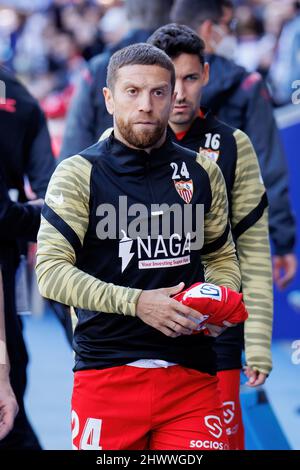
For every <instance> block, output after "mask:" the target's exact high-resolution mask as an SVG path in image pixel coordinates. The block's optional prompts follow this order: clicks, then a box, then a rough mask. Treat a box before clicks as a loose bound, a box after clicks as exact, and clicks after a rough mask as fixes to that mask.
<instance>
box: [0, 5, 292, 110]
mask: <svg viewBox="0 0 300 470" xmlns="http://www.w3.org/2000/svg"><path fill="white" fill-rule="evenodd" d="M234 3H235V5H236V7H237V8H236V15H235V18H234V19H233V20H232V22H231V34H230V35H227V36H226V37H224V38H223V41H222V42H221V44H219V45H218V53H219V54H220V55H224V56H226V57H227V58H232V59H234V60H235V61H236V62H237V63H239V64H241V65H243V66H244V67H245V68H246V69H248V70H249V71H251V72H252V71H255V70H257V71H259V72H260V73H261V74H262V75H263V76H264V77H265V78H266V79H267V82H268V84H269V86H270V90H271V94H272V96H273V99H274V104H275V105H277V106H278V105H282V104H286V103H288V102H289V101H290V96H291V87H290V84H291V83H292V81H293V80H296V79H297V78H299V77H300V2H297V1H295V0H236V1H235V2H234ZM127 31H128V24H127V18H126V14H125V11H124V5H123V1H122V0H35V1H33V0H1V1H0V63H2V64H4V65H5V66H7V67H8V68H9V69H12V70H14V71H15V72H16V73H17V75H18V76H19V77H21V78H22V80H23V81H24V82H25V83H26V85H27V87H28V88H29V90H30V91H31V92H32V93H33V95H34V96H35V97H37V98H38V99H39V100H42V102H43V100H44V103H43V104H44V108H45V109H46V112H47V114H48V115H49V116H50V117H56V116H62V115H64V114H65V112H66V110H67V107H68V103H69V100H70V97H71V95H72V93H73V90H74V87H75V86H76V81H77V79H78V76H79V74H80V73H81V71H82V69H83V68H84V64H85V62H86V61H88V60H89V59H91V58H92V57H93V56H95V55H97V54H99V53H100V52H102V51H103V50H105V48H109V47H111V46H113V45H114V44H115V43H117V42H118V41H119V40H120V39H121V38H122V37H123V36H124V35H125V34H126V33H127ZM221 33H222V32H221V31H220V34H221Z"/></svg>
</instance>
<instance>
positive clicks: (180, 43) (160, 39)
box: [147, 23, 205, 65]
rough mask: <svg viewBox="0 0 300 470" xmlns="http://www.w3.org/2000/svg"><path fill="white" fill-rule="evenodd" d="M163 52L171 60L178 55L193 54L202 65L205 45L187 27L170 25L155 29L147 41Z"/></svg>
mask: <svg viewBox="0 0 300 470" xmlns="http://www.w3.org/2000/svg"><path fill="white" fill-rule="evenodd" d="M147 42H148V43H149V44H152V45H153V46H156V47H158V48H159V49H161V50H162V51H164V52H165V53H166V54H167V55H168V56H169V57H171V59H176V57H178V56H179V55H180V54H182V53H186V54H195V55H197V56H198V58H199V61H200V63H201V64H202V65H203V64H204V62H205V59H204V49H205V43H204V41H203V40H202V39H201V38H199V36H198V35H197V34H196V33H195V32H194V31H193V30H192V29H191V28H189V27H188V26H185V25H182V24H176V23H171V24H167V25H165V26H162V27H161V28H159V29H157V30H156V31H155V32H154V33H153V34H152V36H150V38H149V39H148V41H147Z"/></svg>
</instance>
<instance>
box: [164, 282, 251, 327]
mask: <svg viewBox="0 0 300 470" xmlns="http://www.w3.org/2000/svg"><path fill="white" fill-rule="evenodd" d="M173 299H175V300H177V301H178V302H181V303H182V304H184V305H187V306H188V307H191V308H193V309H194V310H197V312H200V313H202V314H203V315H204V316H205V320H204V321H203V322H199V326H198V330H199V329H202V328H203V326H204V325H205V324H206V323H211V324H212V325H217V326H224V324H223V322H224V321H225V320H226V321H228V322H230V323H233V324H237V323H241V322H244V321H245V320H247V318H248V313H247V310H246V308H245V305H244V302H243V294H239V293H238V292H235V291H234V290H232V289H229V287H224V286H216V285H214V284H208V283H206V282H197V283H196V284H193V285H192V286H190V287H189V288H188V289H185V290H184V291H182V292H180V293H179V294H177V295H175V296H174V297H173ZM200 325H201V327H200Z"/></svg>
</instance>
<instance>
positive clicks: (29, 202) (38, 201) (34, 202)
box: [27, 199, 45, 207]
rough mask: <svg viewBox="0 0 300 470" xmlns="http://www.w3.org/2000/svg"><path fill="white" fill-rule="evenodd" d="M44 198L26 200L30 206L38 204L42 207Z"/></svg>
mask: <svg viewBox="0 0 300 470" xmlns="http://www.w3.org/2000/svg"><path fill="white" fill-rule="evenodd" d="M44 202H45V201H44V199H34V200H32V201H28V202H27V204H29V205H30V206H39V207H42V206H43V205H44Z"/></svg>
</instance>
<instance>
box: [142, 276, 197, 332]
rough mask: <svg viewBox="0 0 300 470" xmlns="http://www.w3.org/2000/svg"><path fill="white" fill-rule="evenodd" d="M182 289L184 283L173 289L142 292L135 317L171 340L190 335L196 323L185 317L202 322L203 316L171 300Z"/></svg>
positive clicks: (166, 288)
mask: <svg viewBox="0 0 300 470" xmlns="http://www.w3.org/2000/svg"><path fill="white" fill-rule="evenodd" d="M183 288H184V283H183V282H180V284H178V285H177V286H173V287H165V288H161V289H154V290H144V291H142V293H141V295H140V297H139V300H138V303H137V307H136V315H137V317H139V318H140V319H141V320H143V322H144V323H146V324H147V325H150V326H152V327H153V328H155V329H156V330H158V331H160V332H161V333H163V334H165V335H166V336H170V337H171V338H177V337H178V336H181V335H191V334H192V332H193V330H196V328H197V326H198V323H197V322H194V321H193V320H192V319H191V318H187V317H193V318H195V319H197V320H201V321H203V320H204V316H203V315H202V314H201V313H199V312H197V311H196V310H193V309H192V308H190V307H187V306H185V305H183V304H181V303H180V302H177V300H174V299H172V298H171V296H172V295H175V294H178V293H179V292H181V291H182V289H183Z"/></svg>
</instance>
